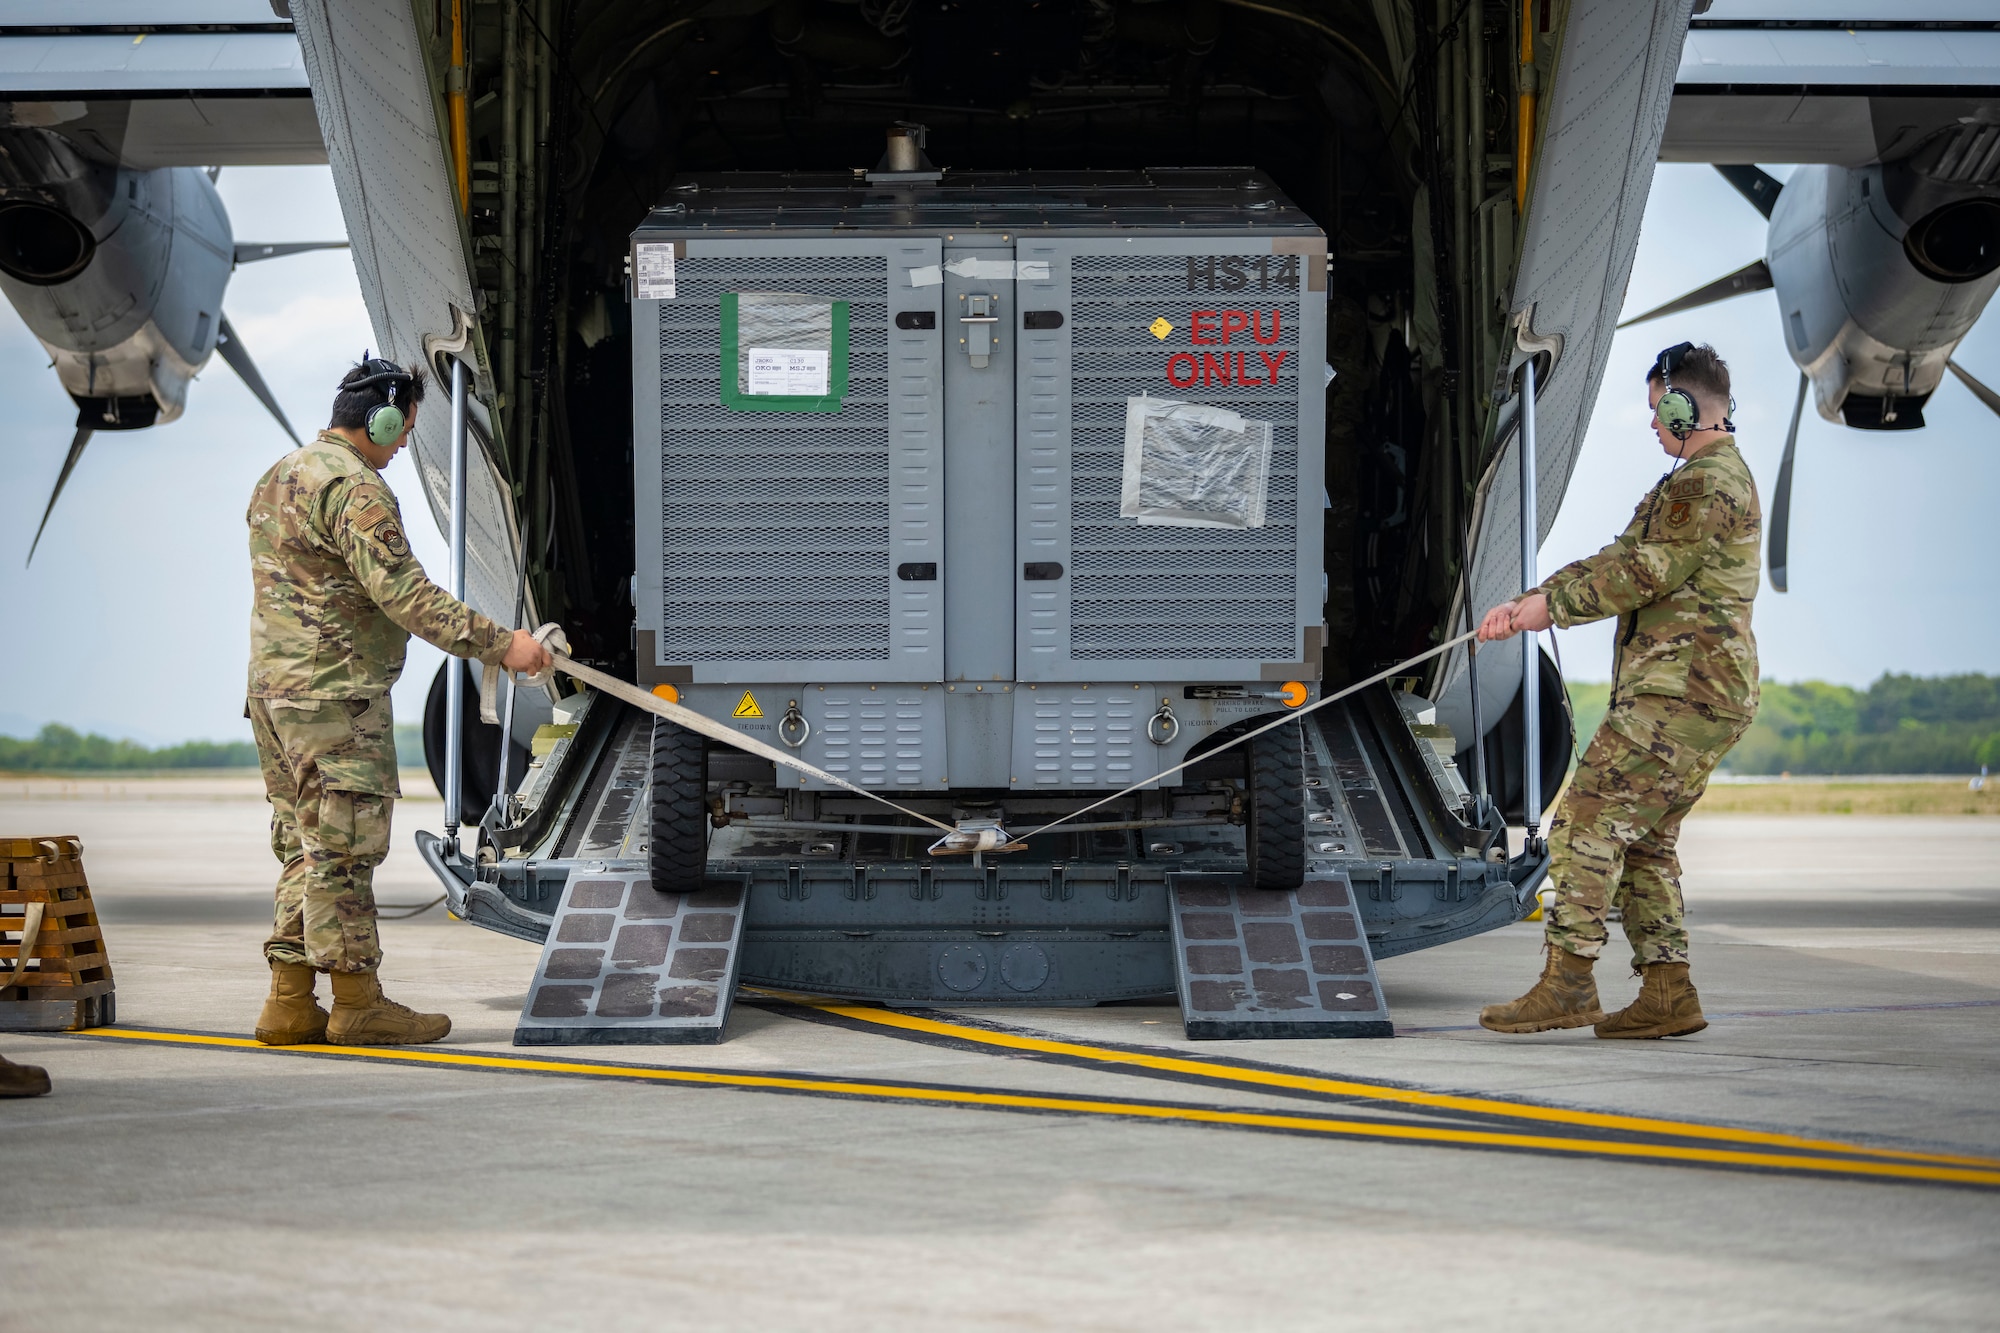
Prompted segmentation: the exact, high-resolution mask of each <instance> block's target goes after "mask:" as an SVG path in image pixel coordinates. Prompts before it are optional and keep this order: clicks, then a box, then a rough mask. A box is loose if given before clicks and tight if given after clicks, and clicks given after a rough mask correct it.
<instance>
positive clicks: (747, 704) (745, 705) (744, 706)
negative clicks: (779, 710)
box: [730, 690, 764, 717]
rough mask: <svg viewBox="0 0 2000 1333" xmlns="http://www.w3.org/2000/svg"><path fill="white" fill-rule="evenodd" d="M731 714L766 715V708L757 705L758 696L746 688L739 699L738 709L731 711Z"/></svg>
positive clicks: (735, 715) (736, 715) (741, 715)
mask: <svg viewBox="0 0 2000 1333" xmlns="http://www.w3.org/2000/svg"><path fill="white" fill-rule="evenodd" d="M730 716H731V717H762V716H764V710H763V709H761V708H759V707H758V706H757V696H756V695H754V694H752V693H750V691H748V690H745V691H743V697H742V699H740V700H738V701H737V704H736V711H735V712H733V713H731V714H730Z"/></svg>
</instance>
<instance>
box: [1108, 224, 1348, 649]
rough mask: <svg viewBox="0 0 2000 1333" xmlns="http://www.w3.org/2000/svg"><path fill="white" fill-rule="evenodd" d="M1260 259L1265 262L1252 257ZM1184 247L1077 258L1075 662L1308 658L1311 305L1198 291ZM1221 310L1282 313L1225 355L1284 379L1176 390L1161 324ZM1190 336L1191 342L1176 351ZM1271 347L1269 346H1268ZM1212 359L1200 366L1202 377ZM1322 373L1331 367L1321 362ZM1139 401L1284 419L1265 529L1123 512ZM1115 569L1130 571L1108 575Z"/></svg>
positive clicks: (1291, 295)
mask: <svg viewBox="0 0 2000 1333" xmlns="http://www.w3.org/2000/svg"><path fill="white" fill-rule="evenodd" d="M1250 262H1251V263H1253V264H1254V262H1255V260H1254V259H1253V260H1252V261H1250ZM1187 265H1188V261H1187V259H1186V257H1185V256H1182V255H1134V254H1113V255H1090V254H1079V255H1076V256H1074V257H1073V258H1072V260H1071V261H1070V302H1071V305H1070V316H1069V325H1070V348H1071V373H1072V387H1071V400H1070V401H1071V415H1070V431H1071V433H1070V449H1071V455H1070V488H1071V489H1070V525H1071V533H1070V542H1071V546H1070V550H1071V562H1070V567H1071V570H1072V571H1073V573H1074V575H1075V577H1074V580H1073V583H1072V585H1071V589H1070V598H1071V600H1070V618H1071V625H1070V657H1071V658H1072V659H1074V660H1079V661H1091V660H1096V661H1108V660H1113V659H1129V658H1141V657H1143V658H1154V659H1159V660H1163V661H1194V660H1199V659H1210V658H1230V657H1238V658H1242V657H1248V658H1256V659H1261V660H1265V661H1271V662H1283V661H1291V660H1294V659H1296V658H1297V657H1298V654H1299V627H1298V609H1297V603H1296V597H1295V592H1296V584H1297V581H1298V573H1297V566H1298V545H1297V542H1298V535H1297V529H1296V526H1295V525H1296V522H1297V513H1298V495H1297V491H1298V431H1297V420H1296V413H1297V410H1298V409H1297V403H1298V388H1299V379H1298V377H1299V375H1300V373H1301V372H1302V367H1301V365H1300V358H1299V335H1300V332H1301V330H1300V326H1299V299H1298V294H1297V292H1296V291H1285V290H1281V288H1280V284H1278V283H1276V282H1273V283H1272V284H1271V285H1270V288H1269V290H1259V287H1258V282H1257V275H1256V271H1255V269H1254V268H1252V269H1251V270H1250V271H1249V272H1250V276H1249V288H1248V289H1247V290H1245V291H1242V292H1238V293H1234V294H1230V293H1224V292H1219V291H1218V292H1213V293H1211V292H1208V291H1202V292H1199V293H1195V292H1189V291H1188V290H1187V272H1188V269H1187ZM1221 306H1232V307H1241V308H1251V307H1254V308H1256V309H1258V310H1261V311H1263V312H1265V315H1266V318H1268V316H1269V312H1270V311H1273V310H1275V311H1277V312H1278V317H1277V321H1276V327H1275V328H1273V327H1272V326H1271V325H1269V324H1261V325H1260V326H1259V328H1258V330H1257V331H1258V332H1260V333H1261V334H1262V335H1263V336H1264V337H1266V338H1267V339H1270V341H1266V342H1258V341H1256V339H1255V338H1254V337H1253V336H1252V335H1251V334H1249V333H1241V332H1239V333H1236V334H1234V335H1233V337H1232V340H1231V342H1230V344H1229V345H1228V346H1227V347H1226V348H1225V347H1223V346H1220V345H1218V346H1216V347H1215V349H1214V353H1213V354H1214V355H1216V356H1217V358H1218V360H1217V368H1218V369H1219V368H1220V367H1221V366H1222V365H1224V364H1225V363H1223V362H1222V361H1221V360H1220V357H1221V355H1222V354H1223V353H1225V352H1226V353H1229V354H1231V355H1234V354H1242V355H1243V357H1244V365H1245V367H1246V370H1245V373H1246V374H1247V375H1249V376H1251V377H1253V378H1268V377H1269V375H1270V374H1271V372H1272V369H1273V367H1274V366H1275V374H1276V381H1277V388H1278V389H1279V390H1281V392H1279V393H1273V392H1272V391H1271V389H1269V388H1264V389H1261V390H1260V389H1257V388H1253V387H1249V386H1244V385H1238V384H1233V383H1231V384H1223V383H1219V382H1217V381H1218V380H1219V376H1217V375H1215V374H1211V376H1210V382H1209V383H1208V384H1206V385H1203V384H1201V383H1199V382H1198V383H1196V384H1195V385H1193V386H1190V387H1188V388H1185V389H1182V388H1168V387H1166V386H1165V385H1163V384H1162V383H1161V381H1160V369H1159V367H1160V341H1159V340H1158V339H1157V338H1155V337H1154V336H1153V335H1152V333H1150V332H1149V331H1148V326H1149V325H1151V324H1152V322H1153V321H1154V320H1155V319H1158V318H1161V317H1164V318H1166V319H1167V320H1168V321H1169V322H1170V323H1172V324H1173V325H1174V326H1175V327H1176V328H1177V329H1180V330H1185V329H1187V328H1188V327H1189V326H1190V324H1191V322H1192V316H1193V312H1194V311H1196V310H1214V309H1216V308H1218V307H1221ZM1176 345H1177V346H1178V345H1179V344H1178V342H1177V344H1176ZM1260 354H1267V355H1260ZM1198 369H1199V363H1197V370H1198ZM1310 373H1313V374H1317V373H1318V367H1317V366H1315V367H1313V368H1312V370H1311V372H1310ZM1140 394H1150V395H1152V396H1153V397H1156V398H1157V397H1173V398H1177V399H1183V400H1186V401H1188V402H1194V403H1205V404H1210V405H1213V406H1216V407H1226V408H1228V409H1230V410H1231V411H1235V412H1240V413H1242V414H1243V415H1244V416H1246V417H1251V418H1253V419H1256V420H1260V421H1270V422H1272V424H1273V427H1274V428H1273V430H1272V436H1271V444H1272V456H1271V484H1270V492H1269V495H1270V501H1269V507H1268V517H1267V520H1266V526H1264V527H1262V528H1250V529H1244V530H1242V531H1229V530H1223V529H1215V528H1180V527H1153V526H1141V525H1137V524H1134V523H1133V522H1132V521H1131V520H1129V519H1121V518H1120V517H1119V516H1118V489H1119V480H1120V476H1121V471H1122V468H1123V464H1124V426H1125V400H1126V399H1127V398H1131V397H1136V396H1138V395H1140ZM1114 571H1115V573H1116V577H1115V578H1114V577H1099V575H1109V574H1111V573H1112V572H1114Z"/></svg>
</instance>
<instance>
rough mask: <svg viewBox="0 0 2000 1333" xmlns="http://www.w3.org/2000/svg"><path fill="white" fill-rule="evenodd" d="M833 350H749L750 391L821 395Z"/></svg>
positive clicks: (768, 348)
mask: <svg viewBox="0 0 2000 1333" xmlns="http://www.w3.org/2000/svg"><path fill="white" fill-rule="evenodd" d="M832 363H833V353H832V352H826V351H800V350H799V349H797V348H792V347H753V348H751V349H750V373H749V381H750V392H751V393H756V394H766V393H768V394H782V395H784V396H786V397H791V398H824V397H825V396H826V394H827V376H828V374H829V372H830V371H831V369H832Z"/></svg>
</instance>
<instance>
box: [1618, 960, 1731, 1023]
mask: <svg viewBox="0 0 2000 1333" xmlns="http://www.w3.org/2000/svg"><path fill="white" fill-rule="evenodd" d="M1707 1026H1708V1020H1707V1019H1706V1018H1703V1017H1702V1016H1701V996H1699V995H1697V994H1695V990H1694V983H1693V982H1692V981H1689V980H1688V965H1687V964H1686V963H1648V964H1646V971H1645V979H1644V980H1643V981H1641V982H1640V983H1639V996H1638V998H1637V999H1635V1000H1633V1001H1632V1003H1631V1004H1629V1005H1627V1006H1626V1007H1625V1008H1623V1009H1620V1010H1619V1011H1618V1012H1617V1013H1615V1014H1613V1015H1611V1017H1609V1018H1607V1019H1605V1020H1604V1021H1603V1022H1602V1023H1599V1024H1598V1025H1597V1035H1598V1036H1600V1037H1685V1036H1687V1035H1688V1034H1689V1033H1690V1032H1699V1031H1701V1030H1702V1029H1703V1028H1705V1027H1707Z"/></svg>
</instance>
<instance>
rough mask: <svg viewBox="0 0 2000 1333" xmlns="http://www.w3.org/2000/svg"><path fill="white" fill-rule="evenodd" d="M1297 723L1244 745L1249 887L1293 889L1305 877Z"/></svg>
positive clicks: (1301, 766)
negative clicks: (1246, 784)
mask: <svg viewBox="0 0 2000 1333" xmlns="http://www.w3.org/2000/svg"><path fill="white" fill-rule="evenodd" d="M1303 746H1304V736H1303V734H1302V733H1301V731H1300V729H1299V728H1298V727H1280V728H1278V729H1277V730H1276V731H1271V732H1266V733H1265V734H1264V735H1262V736H1259V737H1257V738H1256V739H1255V740H1252V741H1250V742H1248V743H1247V744H1246V745H1245V746H1244V747H1243V748H1244V749H1245V750H1247V751H1248V752H1249V753H1248V754H1247V755H1246V756H1245V758H1244V764H1245V766H1246V767H1247V769H1248V775H1247V776H1248V778H1249V795H1250V799H1249V802H1248V806H1249V809H1248V812H1247V813H1248V815H1249V819H1248V821H1247V826H1246V828H1245V830H1244V838H1243V842H1244V846H1245V849H1246V850H1247V851H1248V853H1249V857H1250V884H1251V887H1252V888H1258V889H1275V890H1277V891H1278V892H1280V893H1295V892H1297V891H1298V887H1299V885H1301V884H1303V883H1304V882H1305V878H1306V769H1305V751H1304V748H1303Z"/></svg>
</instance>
